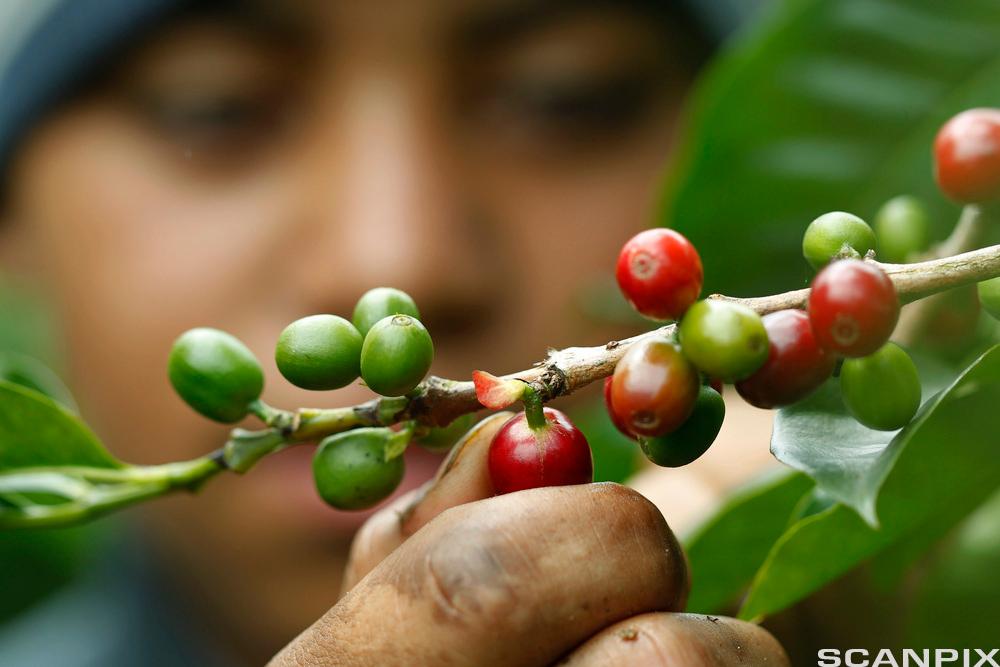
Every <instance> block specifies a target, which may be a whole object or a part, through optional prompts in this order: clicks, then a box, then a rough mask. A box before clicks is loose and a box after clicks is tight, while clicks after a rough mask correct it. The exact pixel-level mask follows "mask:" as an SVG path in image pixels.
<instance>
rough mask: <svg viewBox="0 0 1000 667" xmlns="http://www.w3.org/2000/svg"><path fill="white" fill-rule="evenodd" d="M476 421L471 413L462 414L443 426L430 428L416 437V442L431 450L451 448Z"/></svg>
mask: <svg viewBox="0 0 1000 667" xmlns="http://www.w3.org/2000/svg"><path fill="white" fill-rule="evenodd" d="M475 423H476V416H475V415H472V414H466V415H462V416H461V417H457V418H456V419H454V420H452V422H451V423H450V424H448V425H447V426H443V427H436V428H432V429H430V430H429V431H428V432H427V433H426V434H424V435H422V436H420V437H419V438H417V439H416V441H417V444H418V445H420V446H421V447H424V448H425V449H429V450H430V451H432V452H444V451H447V450H449V449H451V448H452V447H453V446H454V445H455V443H456V442H458V441H459V440H461V439H462V436H464V435H465V434H466V433H468V432H469V429H470V428H472V426H473V425H474V424H475Z"/></svg>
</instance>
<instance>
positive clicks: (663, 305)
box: [616, 228, 703, 320]
mask: <svg viewBox="0 0 1000 667" xmlns="http://www.w3.org/2000/svg"><path fill="white" fill-rule="evenodd" d="M616 277H617V278H618V286H619V287H620V288H621V290H622V294H624V295H625V298H626V299H628V302H629V303H630V304H632V307H633V308H635V309H636V310H638V311H639V312H640V313H642V314H643V315H645V316H646V317H649V318H652V319H654V320H676V319H680V316H681V315H683V314H684V311H685V310H687V309H688V306H690V305H691V304H692V303H694V302H695V300H697V298H698V295H699V294H701V284H702V278H703V273H702V268H701V258H700V257H699V256H698V251H697V250H695V249H694V246H693V245H691V242H690V241H688V240H687V239H686V238H684V236H682V235H681V234H679V233H678V232H675V231H674V230H672V229H663V228H657V229H647V230H646V231H644V232H639V233H638V234H636V235H635V236H633V237H632V238H631V239H629V241H628V242H627V243H626V244H625V245H624V246H623V247H622V250H621V253H620V254H619V255H618V267H617V271H616Z"/></svg>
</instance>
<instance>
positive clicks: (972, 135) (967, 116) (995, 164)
mask: <svg viewBox="0 0 1000 667" xmlns="http://www.w3.org/2000/svg"><path fill="white" fill-rule="evenodd" d="M934 177H935V179H937V183H938V187H940V188H941V191H942V192H943V193H944V194H946V195H947V196H948V197H950V198H952V199H954V200H955V201H958V202H962V203H965V204H979V203H985V202H991V201H996V200H997V199H1000V109H985V108H984V109H969V110H968V111H963V112H962V113H960V114H958V115H956V116H953V117H952V118H951V120H949V121H948V122H947V123H945V124H944V125H943V126H942V127H941V129H940V130H939V131H938V134H937V137H936V138H935V139H934Z"/></svg>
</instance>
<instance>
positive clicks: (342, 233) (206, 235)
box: [0, 0, 689, 653]
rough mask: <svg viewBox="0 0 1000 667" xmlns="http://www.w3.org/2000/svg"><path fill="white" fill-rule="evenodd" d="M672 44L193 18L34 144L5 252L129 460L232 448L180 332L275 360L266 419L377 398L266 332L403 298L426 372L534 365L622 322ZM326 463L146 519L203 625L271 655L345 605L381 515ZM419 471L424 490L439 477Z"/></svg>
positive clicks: (87, 404) (401, 24)
mask: <svg viewBox="0 0 1000 667" xmlns="http://www.w3.org/2000/svg"><path fill="white" fill-rule="evenodd" d="M654 18H656V20H653V19H654ZM677 40H678V38H677V37H676V36H673V35H671V29H670V26H669V25H666V24H664V23H662V22H661V21H660V20H659V18H658V17H654V16H652V15H651V14H649V13H647V12H646V11H644V10H641V9H636V8H633V7H631V6H626V4H623V3H606V4H604V3H594V2H579V3H576V2H544V3H543V2H525V1H522V0H513V1H512V0H426V1H421V2H416V1H413V0H398V1H397V0H378V1H374V0H372V1H369V2H363V3H361V2H329V1H328V0H301V1H296V2H278V1H277V0H275V1H274V2H261V3H253V4H247V5H245V6H243V5H241V6H239V8H238V9H234V10H230V11H228V12H225V13H223V12H221V11H220V12H216V13H211V14H208V13H200V14H192V15H186V16H183V17H180V18H179V19H178V20H176V21H173V22H171V23H169V24H168V25H164V26H163V27H161V28H160V29H159V30H158V31H157V32H156V33H154V34H151V35H150V36H149V37H147V38H145V39H144V40H143V41H142V43H141V45H140V46H139V47H137V48H136V49H135V50H133V51H131V52H129V53H128V54H127V57H124V58H119V59H118V63H119V66H118V68H117V69H115V70H114V71H113V72H111V73H109V75H108V77H107V78H106V79H103V80H102V83H100V84H99V85H97V86H95V87H93V88H91V89H89V90H88V91H87V92H86V94H84V95H82V96H78V97H77V98H75V99H74V100H73V101H71V102H70V103H68V104H66V105H64V106H63V107H61V108H60V109H58V110H57V111H56V112H54V113H53V114H52V115H51V116H50V117H48V118H47V119H45V120H44V121H42V122H40V123H39V125H38V126H37V127H36V128H35V130H34V131H33V133H32V134H31V135H30V136H29V137H27V138H26V140H25V142H24V143H23V144H22V147H21V150H20V152H19V154H18V155H17V157H16V159H15V161H14V163H13V165H12V171H11V178H10V181H9V183H8V193H9V200H8V201H7V202H6V208H5V218H6V220H5V226H4V227H3V231H2V234H3V236H2V237H0V243H2V248H3V251H4V253H5V255H6V256H7V257H9V258H10V262H13V263H14V264H15V265H17V266H20V267H21V268H22V269H23V270H24V271H26V272H28V273H29V274H30V275H32V276H33V277H34V278H35V279H36V280H37V282H38V283H39V284H41V285H43V286H44V288H45V290H46V291H47V294H48V297H49V298H50V299H51V300H52V302H53V303H54V304H55V305H56V307H57V309H58V312H59V313H60V315H61V318H62V323H63V325H64V333H65V337H66V342H67V345H68V347H69V357H70V360H71V368H70V373H71V376H70V379H71V381H72V383H73V385H74V388H75V390H76V392H77V395H78V397H79V399H80V400H81V403H82V405H83V408H84V411H85V413H86V417H87V418H88V420H89V421H90V422H91V423H93V424H94V425H95V427H96V428H97V429H98V430H99V432H101V433H102V435H103V436H104V437H105V438H106V440H107V442H108V443H109V445H110V446H111V448H112V449H113V450H114V451H115V452H116V453H117V454H118V455H120V456H121V457H122V458H124V459H127V460H129V461H133V462H136V463H158V462H164V461H168V460H177V459H182V458H191V457H196V456H199V455H201V454H204V453H205V452H207V451H210V450H212V449H214V448H215V447H217V446H219V445H220V444H221V443H222V442H223V441H224V439H225V436H226V433H227V428H226V427H221V426H218V425H214V424H212V423H209V422H207V421H206V420H204V419H202V418H200V417H198V416H196V415H195V414H194V413H193V412H191V411H190V410H189V409H187V408H186V407H185V406H184V405H183V404H182V403H181V402H180V400H179V399H178V398H176V397H175V396H174V395H173V393H172V391H171V389H170V387H169V385H168V383H167V380H166V374H165V361H166V356H167V353H168V351H169V349H170V345H171V342H172V340H173V339H174V338H175V337H176V336H177V335H178V334H179V333H181V332H182V331H184V330H185V329H187V328H189V327H193V326H201V325H206V326H214V327H219V328H222V329H226V330H228V331H231V332H233V333H234V334H236V335H237V336H239V337H240V338H242V339H243V340H244V341H245V342H246V343H247V344H248V345H249V346H250V347H251V348H252V349H253V350H254V351H255V352H256V353H257V354H258V355H259V357H260V358H261V359H262V361H263V363H264V367H265V370H266V372H267V374H268V378H267V379H268V386H267V388H266V390H265V394H264V398H265V400H267V401H268V402H269V403H271V404H274V405H277V406H281V407H287V408H293V407H297V406H304V405H305V406H337V405H348V404H352V403H356V402H360V401H362V400H366V399H367V398H369V397H370V395H369V394H368V392H367V390H365V389H364V388H363V387H360V386H353V387H349V388H346V389H344V390H341V391H337V392H331V393H310V392H305V391H301V390H297V389H294V388H292V387H290V386H289V385H288V384H287V383H286V382H284V381H283V380H282V379H281V378H280V376H279V375H278V374H277V371H276V369H275V367H274V363H273V361H272V360H271V359H272V349H273V348H272V346H273V343H274V341H275V339H276V337H277V335H278V333H279V332H280V331H281V329H282V328H283V327H284V326H285V325H286V324H287V323H288V322H290V321H292V320H294V319H296V318H298V317H302V316H304V315H308V314H312V313H319V312H330V313H338V314H342V315H348V316H349V314H350V312H351V309H352V307H353V304H354V301H355V300H356V299H357V297H358V296H359V295H360V294H362V293H363V292H364V291H365V290H367V289H369V288H371V287H375V286H378V285H391V286H394V287H399V288H401V289H404V290H406V291H407V292H409V293H410V294H412V295H413V296H414V297H415V299H416V300H417V303H418V304H419V305H420V309H421V311H422V313H423V315H424V321H425V323H426V324H427V326H428V328H429V329H430V331H431V333H432V334H433V336H434V340H435V346H436V348H437V351H438V357H437V359H436V361H435V365H434V368H433V369H432V372H434V373H435V374H438V375H443V376H447V377H455V378H467V377H469V375H470V373H471V371H472V370H473V369H474V368H478V367H482V368H486V369H489V370H491V371H495V372H509V371H513V370H516V369H517V368H522V367H526V366H527V365H530V363H531V362H533V361H535V360H537V359H539V358H540V357H541V356H542V355H543V353H544V351H545V349H546V347H548V346H556V347H558V346H564V345H568V344H587V343H590V344H597V343H600V342H602V341H604V340H607V339H608V338H609V337H612V336H616V335H619V334H620V333H622V332H620V331H614V330H610V329H608V328H601V327H600V326H596V325H595V324H594V323H593V322H587V321H586V320H585V319H584V318H583V317H582V316H581V315H580V314H579V313H578V312H577V311H575V310H574V307H573V304H574V303H576V302H578V301H579V297H580V290H581V288H583V287H587V286H591V285H593V284H594V282H595V281H600V280H604V279H606V277H607V276H608V275H609V274H610V267H611V266H612V265H613V261H614V257H615V254H616V251H617V248H618V247H619V246H620V244H621V242H622V241H623V240H624V239H625V238H627V237H628V236H629V235H630V234H632V233H634V232H635V231H637V230H639V229H641V228H643V227H644V226H648V224H649V222H650V214H651V211H652V204H653V202H654V199H655V194H656V190H657V184H658V181H659V177H660V173H661V167H662V165H663V162H664V160H665V158H666V156H667V155H668V153H669V148H670V138H671V129H672V122H673V118H674V114H675V109H676V106H677V103H678V100H679V97H680V95H681V92H682V90H683V88H684V85H685V83H686V79H687V70H688V68H689V66H688V65H687V64H686V62H687V60H686V57H685V54H684V52H683V48H682V47H680V46H677ZM310 454H311V451H310V448H307V447H300V448H293V449H291V450H289V451H287V452H284V453H282V454H280V455H278V456H275V457H273V458H272V459H269V460H267V461H265V462H264V463H262V464H261V465H260V466H258V468H256V469H254V470H253V471H252V472H250V473H249V474H248V475H247V477H248V479H246V480H240V479H237V478H236V476H235V475H223V476H221V477H220V478H218V479H217V480H215V481H214V482H213V483H212V484H210V485H208V486H207V487H206V488H205V489H204V491H203V492H201V494H200V497H198V498H197V499H192V498H190V497H178V498H171V499H168V500H164V501H160V502H157V503H154V504H153V505H152V506H150V507H149V508H147V509H145V510H140V512H145V514H141V515H140V516H141V517H142V518H143V519H145V521H144V524H143V525H144V526H145V527H147V528H148V532H149V537H150V539H152V540H155V542H156V544H157V547H158V549H159V552H160V553H161V554H162V555H163V559H164V561H165V562H166V563H167V564H168V565H170V566H171V571H172V576H174V577H176V579H177V584H178V585H180V586H183V587H186V588H188V589H190V590H192V591H198V595H199V596H200V597H199V598H197V604H198V606H199V607H201V608H203V609H204V610H205V611H206V612H207V613H206V617H207V618H213V619H218V622H219V624H220V626H222V627H220V628H212V631H214V632H222V631H225V630H228V631H230V632H232V633H234V635H235V634H237V633H238V634H239V636H240V637H241V642H242V644H243V645H244V648H245V649H246V650H247V651H248V652H250V653H257V652H260V653H270V652H271V651H273V650H275V649H276V648H277V647H278V646H280V645H281V644H283V643H284V642H286V641H287V640H288V639H289V638H290V637H292V636H293V635H294V634H295V633H297V632H298V631H299V630H300V629H301V628H303V627H304V626H305V625H306V624H308V623H309V622H311V621H312V620H314V619H315V618H316V617H317V616H319V615H320V614H321V613H322V612H323V611H324V610H326V609H327V608H328V607H329V606H330V605H331V604H332V603H333V602H334V601H335V599H336V596H337V592H338V589H339V585H340V580H339V577H340V572H341V568H342V566H343V562H344V558H345V555H346V548H347V545H348V543H349V540H350V537H351V534H352V532H353V530H354V529H355V527H356V526H357V525H358V524H359V523H360V521H361V520H363V518H364V517H363V516H362V515H357V514H354V515H351V514H344V513H338V512H335V511H333V510H330V509H328V508H326V507H325V506H323V505H322V504H321V503H320V502H319V501H318V500H317V499H316V497H315V494H314V492H313V490H312V482H311V474H310V469H309V460H310ZM411 454H412V456H411V458H410V459H409V462H408V466H409V475H408V481H407V486H410V487H412V486H413V485H415V484H417V483H419V482H420V481H421V480H422V479H425V478H426V477H427V476H428V475H429V474H430V471H431V470H432V468H433V467H434V466H435V465H436V461H434V460H432V459H430V457H429V455H423V456H421V455H420V454H419V452H413V453H411ZM408 456H410V454H408ZM187 599H195V598H187Z"/></svg>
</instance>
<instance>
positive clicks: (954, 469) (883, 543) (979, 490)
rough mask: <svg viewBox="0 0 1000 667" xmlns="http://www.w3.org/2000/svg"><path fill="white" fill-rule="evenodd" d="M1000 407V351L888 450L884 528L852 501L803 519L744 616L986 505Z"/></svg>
mask: <svg viewBox="0 0 1000 667" xmlns="http://www.w3.org/2000/svg"><path fill="white" fill-rule="evenodd" d="M998 405H1000V346H997V347H994V348H992V349H991V350H989V351H988V352H986V353H985V354H984V355H983V356H982V357H980V358H979V359H978V360H977V361H976V362H975V363H973V364H972V366H970V367H969V368H968V369H967V370H966V371H965V372H964V373H963V374H962V375H961V376H960V377H959V378H958V379H957V380H956V381H955V382H954V383H953V384H952V385H951V386H950V387H949V388H948V389H946V390H944V391H943V392H942V393H941V394H940V395H939V396H938V397H937V398H936V399H934V400H933V401H931V402H930V403H929V404H928V405H926V406H925V407H924V409H923V411H922V414H921V415H920V416H919V417H918V418H917V419H916V420H915V421H914V422H913V423H912V424H911V425H910V426H909V427H907V428H906V429H905V430H904V431H902V432H901V433H900V434H899V436H898V437H897V438H896V439H895V440H894V441H893V444H892V446H891V449H892V450H893V451H891V452H888V450H887V452H886V455H887V456H891V459H892V461H891V464H890V465H888V466H885V469H884V470H883V473H884V475H883V477H882V480H881V483H880V484H879V485H878V488H877V492H876V493H877V495H876V496H875V499H874V506H873V509H874V512H873V513H874V514H875V515H876V516H877V517H878V519H879V525H878V527H874V526H872V525H870V524H869V523H866V522H865V520H864V519H862V517H861V516H860V515H859V514H858V513H857V512H856V511H855V510H854V509H852V508H850V507H848V506H846V505H843V504H835V505H833V506H831V507H830V508H828V509H826V510H823V511H821V512H819V513H816V514H812V515H810V516H807V517H805V518H803V519H801V520H800V521H798V522H796V523H795V524H794V525H793V526H792V527H791V528H789V530H788V531H787V532H786V533H785V534H784V535H783V536H782V537H781V538H780V539H779V540H778V541H777V543H775V545H774V547H773V548H772V549H771V552H770V554H769V555H768V557H767V560H766V562H765V563H764V565H763V566H762V567H761V569H760V570H759V571H758V573H757V575H756V577H755V579H754V583H753V586H752V587H751V590H750V593H749V595H748V597H747V600H746V602H745V604H744V607H743V609H742V610H741V612H740V615H741V616H742V617H744V618H757V617H760V616H763V615H765V614H769V613H773V612H775V611H778V610H781V609H783V608H785V607H786V606H788V605H790V604H792V603H794V602H796V601H798V600H800V599H802V598H803V597H805V596H806V595H808V594H809V593H811V592H813V591H815V590H816V589H818V588H819V587H820V586H822V585H823V584H825V583H827V582H829V581H831V580H832V579H834V578H836V577H837V576H839V575H840V574H843V573H844V572H846V571H847V570H849V569H850V568H852V567H853V566H855V565H856V564H858V563H859V562H861V561H862V560H863V559H866V558H868V557H870V556H872V555H874V554H876V553H878V552H879V551H881V550H882V549H884V548H886V547H888V546H890V545H892V544H894V543H896V542H897V541H898V540H900V539H901V538H907V537H910V536H912V535H915V534H917V533H918V532H919V531H922V530H925V529H926V528H927V527H933V529H934V530H935V531H940V530H942V529H943V527H945V526H950V525H954V524H955V523H957V522H958V521H959V520H961V519H962V518H963V517H965V516H966V515H967V514H968V513H969V512H971V511H972V510H973V509H975V508H976V507H977V506H979V505H980V504H981V503H982V502H983V501H984V500H985V499H986V498H988V497H989V496H990V494H991V493H992V492H993V491H994V490H996V489H997V488H998V487H1000V457H998V456H997V435H996V434H997V433H998V432H1000V411H998V410H997V406H998ZM845 437H846V436H845ZM859 447H860V448H861V449H864V448H865V447H866V445H865V443H860V444H859ZM848 469H849V470H855V472H856V474H857V475H858V476H861V477H864V476H865V475H866V472H865V471H864V470H863V469H860V468H848ZM828 488H840V489H843V488H850V485H849V484H848V483H847V480H846V476H845V480H844V484H843V485H839V486H834V487H831V485H828Z"/></svg>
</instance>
